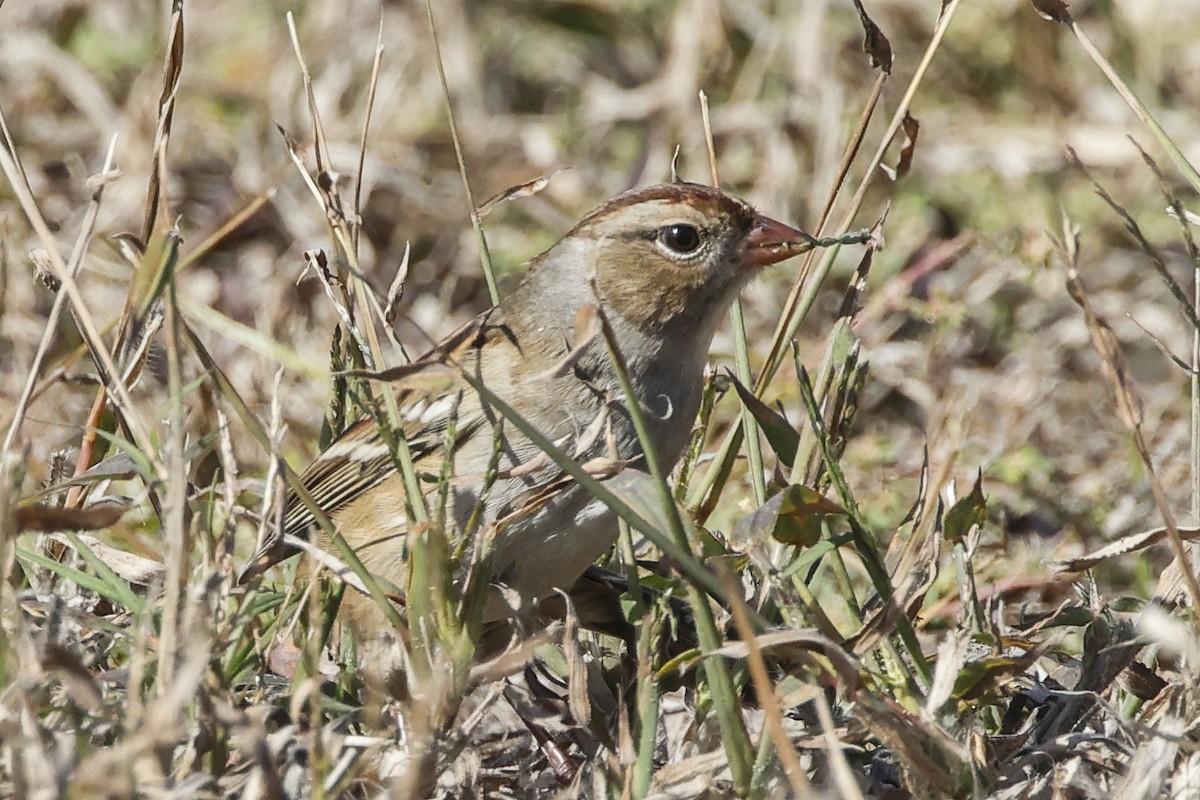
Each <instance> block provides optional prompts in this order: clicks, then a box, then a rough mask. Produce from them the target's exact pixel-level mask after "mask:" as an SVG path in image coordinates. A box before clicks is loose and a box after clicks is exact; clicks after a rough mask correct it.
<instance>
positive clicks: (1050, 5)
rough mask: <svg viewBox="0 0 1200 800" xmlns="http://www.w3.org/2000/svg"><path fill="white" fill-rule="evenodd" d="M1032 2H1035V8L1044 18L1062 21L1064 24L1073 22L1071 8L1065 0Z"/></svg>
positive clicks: (1031, 0)
mask: <svg viewBox="0 0 1200 800" xmlns="http://www.w3.org/2000/svg"><path fill="white" fill-rule="evenodd" d="M1030 2H1032V3H1033V10H1034V11H1036V12H1037V13H1038V14H1039V15H1040V16H1041V17H1042V19H1048V20H1050V21H1051V22H1061V23H1062V24H1064V25H1070V24H1071V9H1070V8H1069V7H1068V6H1067V4H1066V2H1065V1H1064V0H1030Z"/></svg>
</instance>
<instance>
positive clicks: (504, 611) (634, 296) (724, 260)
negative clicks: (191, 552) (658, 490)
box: [247, 182, 812, 672]
mask: <svg viewBox="0 0 1200 800" xmlns="http://www.w3.org/2000/svg"><path fill="white" fill-rule="evenodd" d="M811 241H812V240H811V238H810V237H809V236H808V235H807V234H805V233H803V232H802V231H800V230H798V229H796V228H794V227H792V226H790V225H787V224H784V223H782V222H779V221H776V220H774V219H771V218H770V217H767V216H764V215H762V214H760V213H759V212H757V211H756V210H755V209H754V208H753V207H752V206H751V205H749V204H748V203H746V202H744V201H742V200H740V199H738V198H737V197H735V196H733V195H732V194H730V193H727V192H725V191H723V190H721V189H719V188H715V187H711V186H706V185H702V184H695V183H687V182H674V183H666V184H658V185H652V186H648V187H644V188H637V189H632V190H629V191H626V192H624V193H622V194H618V195H617V196H615V197H613V198H611V199H610V200H608V201H607V202H605V203H603V204H602V205H600V206H598V207H597V208H595V209H593V210H592V211H591V212H589V213H587V214H586V215H585V216H583V218H582V219H581V220H580V221H579V222H578V223H577V224H576V225H575V226H574V227H572V228H571V229H570V230H569V231H568V232H567V233H566V234H565V235H563V237H562V238H561V239H559V240H558V242H557V243H556V244H554V245H553V246H552V247H550V248H549V249H548V250H547V251H545V252H544V253H542V254H541V255H539V256H537V257H535V258H534V259H532V260H531V261H530V262H529V265H528V268H527V270H526V272H525V273H524V275H523V277H522V278H521V280H520V282H519V283H518V285H517V286H516V287H515V289H514V290H513V291H511V292H509V293H507V294H506V295H505V296H504V297H502V299H501V300H500V302H499V303H498V304H497V305H496V306H494V307H493V308H491V309H489V310H487V311H485V312H483V313H482V314H480V315H479V316H478V317H476V318H475V319H473V320H472V321H470V322H468V323H467V324H465V325H464V326H462V327H461V328H460V329H458V330H457V331H455V332H454V333H452V334H451V335H450V336H449V337H447V338H446V339H444V340H443V341H442V342H440V343H439V344H438V345H436V346H435V347H434V348H432V349H431V350H430V351H429V352H428V353H427V354H425V355H424V356H422V357H421V358H419V359H416V360H415V361H413V362H412V363H410V364H407V365H405V366H404V367H401V368H397V369H396V370H394V371H392V372H391V374H390V375H389V376H388V378H389V380H390V381H391V383H390V385H389V387H388V390H389V391H392V392H394V397H395V400H396V407H397V409H398V418H399V419H398V422H399V424H398V426H397V428H396V430H397V432H398V434H399V435H402V436H403V438H404V440H405V441H406V442H407V445H408V449H409V451H410V453H411V456H412V459H413V464H414V467H415V471H416V472H417V473H419V474H420V475H422V476H427V479H426V480H425V481H423V482H422V487H424V488H423V489H422V490H423V491H425V492H427V495H429V496H432V495H433V493H435V492H436V491H437V488H436V487H437V486H438V484H439V481H437V480H435V479H433V478H434V477H436V476H439V475H443V476H444V475H446V474H448V475H449V476H450V477H449V481H448V484H449V485H448V489H447V493H446V499H445V502H446V526H447V528H448V530H447V535H448V537H449V538H450V540H451V541H452V542H455V543H465V544H466V547H465V548H464V549H465V551H466V552H467V553H468V554H469V553H470V552H471V550H472V547H474V546H477V545H478V543H479V542H481V541H482V540H483V539H484V538H485V537H490V553H491V584H492V590H491V591H490V592H489V594H488V596H487V598H486V601H485V602H484V605H483V618H484V619H483V621H484V623H485V624H489V623H499V622H501V621H503V620H505V619H511V618H513V617H514V616H515V615H519V614H520V612H521V610H522V609H528V608H531V607H534V606H536V604H537V603H539V602H540V601H543V600H546V599H547V598H550V597H551V596H555V595H557V593H559V592H562V591H567V590H570V589H571V587H572V586H573V584H574V583H575V582H576V581H577V580H578V579H580V577H581V576H582V575H584V573H585V571H587V570H588V569H589V567H591V566H592V565H593V563H594V562H595V561H597V560H598V559H599V558H600V557H601V556H602V555H604V553H605V552H607V551H608V550H609V549H610V548H611V547H612V545H613V544H614V542H615V541H616V539H617V535H618V525H617V518H616V516H615V515H614V513H613V512H612V511H611V510H610V509H609V508H608V507H607V506H605V505H604V503H602V502H601V501H599V500H597V499H596V498H594V497H592V496H591V495H590V494H589V493H588V492H587V491H586V490H585V489H584V488H583V487H582V486H580V485H578V484H577V483H575V482H574V481H572V480H570V479H569V478H568V477H567V476H566V475H565V474H564V473H563V471H562V470H561V468H560V467H559V466H558V465H557V463H556V462H555V461H554V460H553V459H550V458H548V457H547V456H546V455H545V454H544V453H543V452H542V451H541V449H540V448H539V447H538V445H537V444H535V443H534V442H532V441H531V440H530V439H529V438H527V437H526V436H524V435H522V434H521V433H520V432H519V431H518V430H517V429H516V428H515V427H514V426H513V425H510V424H505V421H504V420H503V418H502V415H501V414H499V413H497V410H496V408H494V407H493V406H492V404H490V403H489V402H487V400H485V399H484V398H483V397H482V396H481V393H480V392H479V391H477V389H476V387H477V386H478V385H479V384H482V386H483V387H485V389H486V390H487V392H488V393H489V394H490V395H494V397H496V398H499V399H500V400H502V401H503V402H504V403H505V404H507V405H508V406H510V407H511V408H512V409H513V410H515V411H516V412H517V413H518V414H519V415H520V416H521V417H522V418H523V419H525V420H526V421H527V422H528V423H530V424H531V425H532V426H533V427H534V428H535V429H536V430H537V431H538V432H540V433H541V434H542V435H543V436H544V437H545V438H546V439H548V440H550V441H551V442H553V443H554V444H555V445H556V446H557V447H558V448H560V449H561V450H562V451H565V452H566V453H568V454H570V455H571V456H572V457H573V458H574V459H576V460H577V461H578V462H579V463H581V464H583V465H584V466H585V468H586V469H588V470H589V471H590V472H591V473H592V474H594V475H595V476H596V477H597V478H598V479H601V480H604V479H607V478H609V477H611V476H612V475H613V474H615V473H617V472H619V471H621V470H622V469H626V468H635V469H636V468H641V469H644V468H645V459H644V453H643V451H642V444H641V442H640V441H639V437H638V435H637V432H636V430H635V426H634V424H633V420H632V418H631V415H630V412H629V409H628V407H627V405H626V403H627V397H626V395H625V393H624V392H623V391H622V389H621V387H620V385H619V373H618V371H617V367H616V366H615V361H614V358H613V355H612V353H611V352H610V349H609V347H610V345H611V346H613V347H615V350H616V351H617V352H618V353H619V354H620V357H621V360H622V361H623V362H624V364H625V365H626V369H627V373H628V378H629V382H630V384H631V385H632V387H633V390H634V394H635V395H636V397H637V401H638V404H639V406H640V408H641V411H642V414H643V418H644V419H645V420H646V428H647V440H648V443H649V445H650V446H651V447H653V449H654V452H655V454H656V455H657V458H658V461H659V463H660V464H661V465H662V466H663V469H664V470H666V469H670V468H671V467H673V466H674V465H675V463H676V462H677V461H678V460H679V458H680V456H681V455H682V453H683V451H684V449H685V447H686V445H687V443H688V441H689V438H690V436H691V431H692V428H693V425H694V423H695V419H696V415H697V412H698V410H699V405H700V401H701V393H702V389H703V383H704V371H705V367H706V364H707V361H708V350H709V346H710V344H711V342H712V339H713V336H714V334H715V332H716V330H717V328H718V326H719V324H720V323H721V320H722V319H723V317H724V316H725V314H726V312H727V311H728V309H729V308H730V306H731V305H732V303H733V301H734V299H735V298H736V297H737V296H738V293H739V292H740V291H741V289H742V288H743V287H744V286H745V285H746V284H747V283H749V282H750V281H751V279H753V278H754V277H755V276H756V275H757V274H758V273H759V272H760V271H761V270H762V269H763V268H764V267H767V266H769V265H772V264H775V263H777V262H780V261H782V260H784V259H786V258H788V257H789V256H791V255H794V254H795V253H797V252H800V250H801V247H802V246H803V245H806V244H808V243H809V242H811ZM601 318H602V320H603V323H604V325H605V326H607V329H608V331H609V333H608V334H607V336H601V335H597V333H596V331H597V330H598V326H597V325H596V324H595V322H596V320H598V319H601ZM447 461H449V463H447ZM447 470H448V471H447ZM489 470H491V471H492V479H491V480H489V479H488V478H487V476H488V474H489ZM301 480H302V482H303V485H304V487H305V490H306V491H307V493H308V494H309V496H310V497H311V499H312V501H313V502H315V504H316V505H317V506H319V507H320V509H321V510H322V511H323V512H324V513H325V514H326V515H328V517H329V519H330V520H331V521H332V523H333V526H334V528H335V529H336V530H337V531H338V532H339V533H340V534H341V535H342V536H343V537H344V539H345V541H346V542H347V543H348V544H349V545H350V546H351V547H352V548H354V550H355V554H356V555H357V557H358V558H359V559H360V560H361V561H362V563H363V565H364V566H365V567H366V568H367V569H368V570H369V571H370V572H371V573H372V574H374V575H378V576H380V577H381V578H384V579H386V581H387V582H388V584H389V585H391V586H394V587H401V590H403V587H406V586H407V583H408V581H407V576H408V572H407V563H406V559H407V530H408V525H409V515H408V513H407V512H406V507H405V500H406V495H405V482H404V479H403V476H402V474H401V472H400V471H399V470H398V469H397V465H396V459H395V456H394V453H393V450H392V447H391V446H389V444H388V442H387V440H386V438H385V436H384V435H383V433H382V431H381V428H380V425H379V424H378V422H377V421H376V419H374V418H372V417H370V416H367V417H364V418H362V419H360V420H359V421H357V422H355V423H354V424H352V425H351V426H350V427H348V428H347V429H346V430H345V431H343V432H342V433H341V434H340V435H339V436H338V437H337V438H336V439H335V440H334V441H332V442H331V443H330V444H329V445H328V446H327V447H326V449H325V450H324V451H323V452H322V453H320V454H319V455H318V456H317V457H316V459H315V460H314V461H313V462H312V463H311V464H310V465H309V467H308V468H307V469H306V470H305V471H304V473H303V474H302V476H301ZM282 529H283V533H284V534H285V536H287V537H293V538H292V540H293V541H294V540H295V538H298V539H301V540H309V541H312V540H313V539H315V540H316V543H317V544H318V545H319V546H320V547H322V548H323V549H325V550H327V551H329V552H335V551H334V550H333V549H332V548H331V547H330V542H329V540H328V538H327V535H326V534H325V533H324V532H322V530H321V529H320V528H319V526H318V525H317V524H316V519H315V517H314V515H313V513H312V512H311V510H310V507H309V505H308V504H306V503H304V502H302V501H301V500H300V498H299V497H298V496H297V494H296V493H293V494H292V495H291V496H290V497H289V499H288V500H287V501H286V507H285V511H284V514H283V524H282ZM292 551H293V549H292V548H287V547H282V546H280V545H279V544H278V543H276V544H275V545H274V546H270V547H266V548H264V549H263V550H262V551H260V553H259V554H258V556H257V557H256V559H254V560H253V561H252V563H251V567H250V568H249V569H248V570H247V574H251V575H253V574H261V572H262V571H264V570H265V569H266V568H268V567H269V566H271V565H272V564H274V563H276V562H277V561H278V560H279V559H280V558H282V557H285V556H287V555H289V554H290V553H291V552H292ZM463 560H464V562H469V561H470V559H469V558H464V559H463ZM593 577H594V575H593ZM454 579H455V580H456V581H458V582H459V583H460V585H461V581H462V580H463V579H464V578H463V575H462V574H456V575H455V578H454ZM397 599H398V600H399V601H400V602H401V603H402V602H403V600H402V598H397ZM339 617H340V618H341V619H342V620H343V621H345V622H347V623H348V624H349V625H350V627H352V628H353V629H354V630H355V631H356V633H357V634H358V636H359V638H360V640H361V644H360V649H359V652H360V654H362V655H361V657H362V658H363V659H364V660H365V661H370V662H372V665H373V668H375V669H379V670H383V671H384V672H387V671H395V670H402V669H403V665H402V663H401V662H400V661H397V660H396V659H397V656H396V651H397V650H398V649H399V648H397V640H396V638H395V636H396V634H395V630H394V627H393V626H392V625H391V624H390V623H388V621H387V618H386V616H385V614H384V612H383V611H382V610H381V609H380V608H379V607H378V605H377V603H376V602H375V601H373V600H372V599H371V598H369V597H366V596H363V595H361V594H359V593H357V592H347V593H346V596H345V598H344V599H343V602H342V606H341V609H340V611H339Z"/></svg>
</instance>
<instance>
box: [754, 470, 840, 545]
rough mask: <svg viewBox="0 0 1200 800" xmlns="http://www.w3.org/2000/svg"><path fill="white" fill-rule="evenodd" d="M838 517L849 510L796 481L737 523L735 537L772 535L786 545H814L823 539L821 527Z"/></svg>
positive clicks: (758, 537)
mask: <svg viewBox="0 0 1200 800" xmlns="http://www.w3.org/2000/svg"><path fill="white" fill-rule="evenodd" d="M835 516H841V517H844V516H846V510H845V509H844V508H842V507H841V506H839V505H838V504H837V503H835V502H833V501H832V500H828V499H826V498H825V497H824V496H823V495H821V494H819V493H817V492H816V491H814V490H812V489H810V488H808V487H807V486H801V485H800V484H793V485H791V486H789V487H787V488H786V489H784V490H783V491H782V492H780V493H779V494H777V495H775V496H774V497H772V498H771V499H770V500H768V501H767V502H765V503H763V505H762V506H761V507H760V508H759V509H758V510H757V511H755V512H754V513H752V514H751V515H750V516H748V517H745V518H744V519H742V520H741V521H740V522H738V523H737V525H735V526H734V529H733V536H734V538H740V539H761V538H762V537H763V536H764V535H766V534H769V535H770V536H772V537H773V538H774V539H775V540H776V541H779V542H783V543H784V544H790V545H796V546H797V547H811V546H812V545H814V544H816V543H817V542H818V541H819V540H820V538H821V526H822V525H823V524H824V523H826V522H827V521H828V519H829V518H830V517H835Z"/></svg>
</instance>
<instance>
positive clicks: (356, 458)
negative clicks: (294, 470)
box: [242, 309, 519, 580]
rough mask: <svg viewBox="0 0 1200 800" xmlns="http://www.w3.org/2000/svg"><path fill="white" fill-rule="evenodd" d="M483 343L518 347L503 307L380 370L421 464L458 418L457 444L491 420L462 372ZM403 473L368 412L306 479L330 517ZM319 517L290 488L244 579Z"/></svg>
mask: <svg viewBox="0 0 1200 800" xmlns="http://www.w3.org/2000/svg"><path fill="white" fill-rule="evenodd" d="M484 347H502V348H504V347H507V348H512V349H513V351H514V354H515V355H519V351H518V350H517V349H516V348H515V345H514V343H513V341H512V334H511V332H510V331H509V329H508V327H507V326H506V325H505V324H504V322H503V319H502V316H501V314H500V313H499V311H498V310H497V309H492V310H491V311H488V312H486V313H484V314H482V315H480V316H479V317H476V318H475V319H474V320H472V321H471V322H468V323H467V324H466V325H464V326H462V327H461V328H459V329H458V330H457V331H456V332H455V333H453V334H451V335H450V336H449V337H447V338H446V339H445V340H443V341H442V342H441V343H440V344H439V345H438V346H437V347H435V348H434V349H433V350H431V351H430V352H429V353H427V354H426V355H424V356H422V357H421V358H420V359H418V360H417V361H414V362H413V363H411V364H406V365H404V366H402V367H397V368H395V369H392V370H388V371H386V372H384V373H380V374H379V375H377V376H376V377H378V378H380V379H382V380H386V381H389V382H390V383H391V384H392V385H393V391H395V393H396V405H397V410H398V412H399V419H398V420H397V422H396V429H395V432H396V434H397V435H398V436H402V437H403V438H404V440H405V441H406V442H407V444H408V447H409V450H410V452H411V454H412V459H413V462H414V464H416V465H417V467H418V469H420V468H421V467H422V466H424V467H426V468H429V467H430V466H433V468H434V469H436V468H437V465H434V464H432V463H431V462H432V461H438V462H440V460H441V459H440V457H435V454H438V453H440V451H441V448H442V446H443V445H444V444H445V438H446V431H447V428H448V426H449V424H450V422H451V420H454V423H455V425H454V427H455V441H454V445H455V446H459V445H461V444H462V443H464V442H465V441H466V440H467V439H469V438H470V437H471V436H474V435H475V434H476V433H477V432H478V431H479V429H480V428H481V427H483V426H484V425H485V424H486V422H487V420H486V418H485V416H484V414H483V413H482V410H481V409H480V406H479V403H478V402H477V401H466V400H465V398H466V396H467V395H468V394H471V392H470V389H469V387H468V386H467V384H466V382H465V381H464V380H463V379H462V377H461V373H462V370H463V369H469V368H471V367H472V365H474V364H476V363H478V361H479V359H480V358H481V355H480V351H481V350H482V349H483V348H484ZM396 473H397V468H396V459H395V456H394V454H393V452H392V449H391V448H390V447H389V445H388V443H387V440H386V439H385V437H384V435H383V433H382V432H381V430H380V427H379V423H378V422H377V421H376V420H375V419H372V418H370V417H368V418H364V419H361V420H359V421H358V422H356V423H354V424H353V425H351V426H350V427H349V428H347V429H346V430H345V431H343V432H342V433H341V435H339V436H338V437H337V439H335V440H334V441H333V442H332V443H331V444H330V445H329V446H328V447H327V448H326V449H325V450H324V452H322V453H321V454H320V455H319V456H317V458H316V459H315V460H314V461H313V462H312V463H311V464H310V465H309V466H308V468H307V469H306V470H305V471H304V473H303V475H302V476H301V482H302V483H303V485H304V488H305V490H306V491H307V492H308V494H309V495H310V496H311V498H312V499H313V501H314V502H315V503H316V505H317V506H319V507H320V508H321V510H322V511H324V512H325V513H326V514H327V515H332V514H334V513H336V512H337V511H339V510H340V509H342V508H344V507H345V506H346V505H347V504H348V503H351V502H353V501H354V500H356V499H358V498H361V497H363V496H364V495H365V494H367V493H369V492H370V491H371V490H372V489H373V488H375V487H376V486H378V485H379V484H381V483H383V482H384V481H385V480H387V479H388V478H389V477H391V476H393V475H395V474H396ZM315 523H316V519H315V517H314V515H313V513H312V512H311V511H310V510H309V508H308V506H307V505H305V503H304V502H303V501H302V500H301V499H300V497H299V495H297V494H296V493H295V492H294V491H289V492H288V497H287V500H286V504H285V510H284V520H283V526H282V531H281V532H280V533H279V535H277V536H274V537H271V538H269V539H268V540H267V541H266V542H264V543H263V544H262V545H261V546H260V548H259V550H258V552H257V553H256V554H255V556H254V558H253V559H251V561H250V564H249V565H248V566H247V567H246V569H245V570H244V571H243V573H242V580H248V579H249V578H252V577H254V576H256V575H259V574H261V573H262V572H264V571H265V570H267V569H269V568H270V567H272V566H273V565H275V564H276V563H278V562H279V561H281V560H283V559H285V558H287V557H288V556H291V555H293V554H294V553H295V552H296V549H295V548H294V547H292V546H290V545H288V544H286V543H285V541H284V538H285V536H288V535H291V536H298V537H301V538H307V535H308V532H309V531H310V530H311V529H312V527H313V526H314V525H315Z"/></svg>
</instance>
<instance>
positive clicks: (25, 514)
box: [14, 505, 128, 532]
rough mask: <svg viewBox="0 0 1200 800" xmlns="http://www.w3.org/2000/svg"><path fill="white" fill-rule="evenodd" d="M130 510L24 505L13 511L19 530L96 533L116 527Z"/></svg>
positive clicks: (120, 507) (115, 506)
mask: <svg viewBox="0 0 1200 800" xmlns="http://www.w3.org/2000/svg"><path fill="white" fill-rule="evenodd" d="M127 510H128V509H127V508H126V507H124V506H117V505H95V506H88V507H87V508H56V507H51V506H43V505H29V506H21V507H19V508H17V509H16V510H15V512H14V516H15V517H16V522H17V531H18V532H22V531H95V530H100V529H101V528H109V527H112V526H113V525H115V524H117V521H118V520H120V519H121V517H122V516H124V514H125V512H126V511H127Z"/></svg>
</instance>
